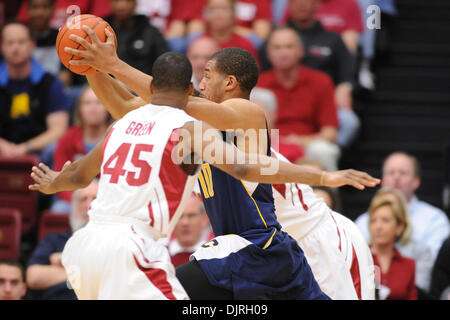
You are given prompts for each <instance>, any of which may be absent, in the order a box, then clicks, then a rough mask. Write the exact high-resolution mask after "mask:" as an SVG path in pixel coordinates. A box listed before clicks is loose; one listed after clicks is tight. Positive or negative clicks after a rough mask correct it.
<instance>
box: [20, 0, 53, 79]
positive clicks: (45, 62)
mask: <svg viewBox="0 0 450 320" xmlns="http://www.w3.org/2000/svg"><path fill="white" fill-rule="evenodd" d="M53 4H54V0H28V10H27V13H28V17H29V22H28V25H29V26H30V29H31V33H32V35H33V39H34V41H35V42H36V48H35V49H34V51H33V58H34V59H36V60H37V61H38V62H39V63H40V64H41V65H42V66H43V67H44V69H45V70H47V71H48V72H50V73H51V74H53V75H54V76H57V75H58V73H59V70H60V69H61V62H60V61H59V58H58V53H57V52H56V47H55V43H56V37H57V36H58V30H57V29H53V28H51V27H50V19H51V17H52V16H53V12H54V9H53Z"/></svg>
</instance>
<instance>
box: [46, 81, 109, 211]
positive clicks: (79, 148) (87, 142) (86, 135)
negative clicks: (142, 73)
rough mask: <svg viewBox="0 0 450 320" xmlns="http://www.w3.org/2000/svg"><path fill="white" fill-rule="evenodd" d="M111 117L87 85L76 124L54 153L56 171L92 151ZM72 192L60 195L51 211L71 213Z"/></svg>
mask: <svg viewBox="0 0 450 320" xmlns="http://www.w3.org/2000/svg"><path fill="white" fill-rule="evenodd" d="M110 123H111V117H110V115H109V113H108V111H107V110H106V109H105V107H104V106H103V105H102V104H101V102H100V100H98V98H97V96H96V95H95V93H94V91H93V90H92V89H91V88H90V87H89V86H85V87H84V88H83V89H82V90H81V93H80V96H79V99H78V103H77V105H76V107H75V110H74V125H73V126H71V127H70V128H69V129H68V130H67V132H66V134H65V135H64V136H62V137H61V139H60V140H59V141H58V145H57V147H56V150H55V152H54V154H53V165H54V170H57V171H60V170H61V169H62V168H63V166H64V164H65V163H66V162H67V161H71V162H73V161H75V160H77V159H79V158H80V157H81V156H83V155H85V154H86V153H88V152H89V151H90V150H91V149H92V148H93V147H94V146H95V145H96V144H97V142H99V141H100V139H101V138H102V137H103V135H104V133H105V132H106V130H107V129H108V126H109V125H110ZM71 198H72V192H71V191H65V192H60V193H58V194H56V197H55V199H54V202H53V204H52V206H51V211H53V212H55V213H67V214H68V213H69V212H70V201H71Z"/></svg>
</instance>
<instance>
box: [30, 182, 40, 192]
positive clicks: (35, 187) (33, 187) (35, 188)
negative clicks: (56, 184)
mask: <svg viewBox="0 0 450 320" xmlns="http://www.w3.org/2000/svg"><path fill="white" fill-rule="evenodd" d="M39 187H40V185H39V184H37V183H35V184H30V185H29V186H28V189H29V190H39Z"/></svg>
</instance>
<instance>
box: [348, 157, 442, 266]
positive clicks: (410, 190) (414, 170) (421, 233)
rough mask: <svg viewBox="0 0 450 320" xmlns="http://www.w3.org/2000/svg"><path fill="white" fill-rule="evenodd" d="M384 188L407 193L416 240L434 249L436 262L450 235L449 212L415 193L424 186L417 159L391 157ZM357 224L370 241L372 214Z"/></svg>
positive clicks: (384, 171) (386, 164)
mask: <svg viewBox="0 0 450 320" xmlns="http://www.w3.org/2000/svg"><path fill="white" fill-rule="evenodd" d="M381 186H382V187H391V188H393V189H395V190H398V191H400V192H402V193H403V195H404V196H405V198H406V201H407V203H408V210H409V214H410V219H411V224H412V228H413V233H412V238H413V239H414V240H416V241H417V242H420V243H423V244H426V245H427V246H428V247H429V248H430V249H431V253H432V259H433V261H434V259H435V258H436V256H437V253H438V251H439V249H440V248H441V245H442V243H443V242H444V240H445V239H446V238H447V237H448V236H449V234H450V223H449V221H448V218H447V216H446V214H445V212H443V211H442V210H441V209H439V208H437V207H434V206H432V205H430V204H428V203H426V202H424V201H421V200H419V199H418V198H417V196H416V194H415V192H416V190H417V189H418V188H419V186H420V165H419V161H418V160H417V158H416V157H414V156H412V155H410V154H408V153H406V152H398V151H397V152H394V153H391V154H390V155H389V156H387V158H386V159H385V160H384V162H383V168H382V180H381ZM355 223H356V224H357V226H358V227H359V229H360V230H361V232H362V234H363V236H364V237H365V238H366V239H367V240H368V239H369V232H368V228H367V226H368V223H369V216H368V214H367V213H363V214H362V215H361V216H359V217H358V218H357V219H356V221H355Z"/></svg>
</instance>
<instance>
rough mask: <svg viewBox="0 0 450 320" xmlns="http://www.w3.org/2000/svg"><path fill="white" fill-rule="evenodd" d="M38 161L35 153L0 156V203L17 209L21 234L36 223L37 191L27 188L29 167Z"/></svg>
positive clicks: (29, 182) (30, 180) (30, 181)
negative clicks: (10, 156) (19, 155)
mask: <svg viewBox="0 0 450 320" xmlns="http://www.w3.org/2000/svg"><path fill="white" fill-rule="evenodd" d="M38 163H39V158H38V156H36V155H27V156H23V157H15V158H7V157H0V205H1V206H2V207H8V208H14V209H17V210H19V212H20V215H21V218H22V234H26V233H28V232H29V231H30V229H31V228H32V227H33V226H34V225H35V223H36V214H37V206H38V193H37V192H36V191H31V190H29V189H28V185H30V184H33V183H34V182H33V179H31V177H30V172H31V168H32V166H34V165H37V164H38Z"/></svg>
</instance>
